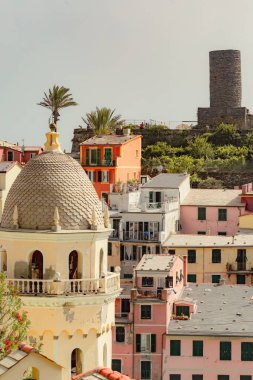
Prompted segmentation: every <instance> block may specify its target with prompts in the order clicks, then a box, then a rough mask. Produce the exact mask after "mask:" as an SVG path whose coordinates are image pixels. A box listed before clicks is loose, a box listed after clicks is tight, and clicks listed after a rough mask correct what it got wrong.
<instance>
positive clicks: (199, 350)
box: [192, 340, 203, 356]
mask: <svg viewBox="0 0 253 380" xmlns="http://www.w3.org/2000/svg"><path fill="white" fill-rule="evenodd" d="M192 351H193V352H192V356H203V340H194V341H193V342H192Z"/></svg>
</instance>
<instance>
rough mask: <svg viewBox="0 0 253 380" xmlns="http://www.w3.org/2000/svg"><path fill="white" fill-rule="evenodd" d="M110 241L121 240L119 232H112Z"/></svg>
mask: <svg viewBox="0 0 253 380" xmlns="http://www.w3.org/2000/svg"><path fill="white" fill-rule="evenodd" d="M109 238H110V239H119V231H118V230H114V231H112V233H111V235H110V236H109Z"/></svg>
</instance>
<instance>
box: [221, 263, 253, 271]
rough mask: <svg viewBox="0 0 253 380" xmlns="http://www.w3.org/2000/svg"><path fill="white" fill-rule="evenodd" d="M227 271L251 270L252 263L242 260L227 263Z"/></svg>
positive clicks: (252, 268) (252, 269)
mask: <svg viewBox="0 0 253 380" xmlns="http://www.w3.org/2000/svg"><path fill="white" fill-rule="evenodd" d="M226 267H227V272H252V273H253V264H251V263H247V262H242V263H237V262H235V263H227V266H226Z"/></svg>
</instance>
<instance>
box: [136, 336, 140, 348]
mask: <svg viewBox="0 0 253 380" xmlns="http://www.w3.org/2000/svg"><path fill="white" fill-rule="evenodd" d="M136 352H141V334H136Z"/></svg>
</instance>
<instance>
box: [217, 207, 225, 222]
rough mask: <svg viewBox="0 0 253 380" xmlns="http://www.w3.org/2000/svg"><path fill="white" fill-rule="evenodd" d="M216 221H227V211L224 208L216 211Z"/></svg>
mask: <svg viewBox="0 0 253 380" xmlns="http://www.w3.org/2000/svg"><path fill="white" fill-rule="evenodd" d="M218 220H219V221H226V220H227V209H226V208H219V209H218Z"/></svg>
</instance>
